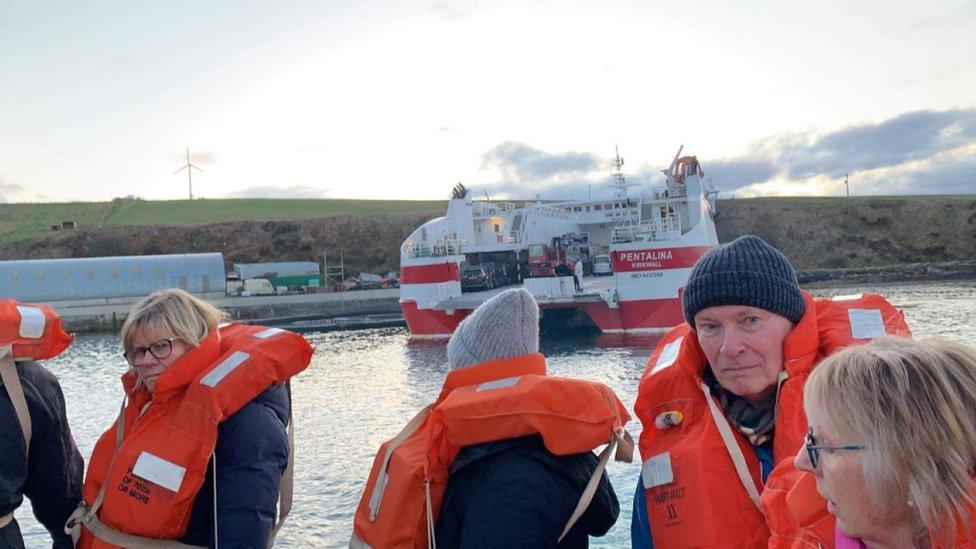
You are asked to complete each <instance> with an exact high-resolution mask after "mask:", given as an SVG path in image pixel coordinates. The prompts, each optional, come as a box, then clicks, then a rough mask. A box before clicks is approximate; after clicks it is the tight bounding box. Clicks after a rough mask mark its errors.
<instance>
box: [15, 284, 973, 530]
mask: <svg viewBox="0 0 976 549" xmlns="http://www.w3.org/2000/svg"><path fill="white" fill-rule="evenodd" d="M862 291H875V292H879V293H882V294H884V295H886V296H887V297H888V298H889V299H890V300H891V301H892V302H893V303H894V304H895V305H897V306H899V307H901V308H903V309H904V311H905V315H906V317H907V319H908V322H909V325H910V326H911V328H912V329H913V331H914V332H915V334H916V336H942V337H947V338H952V339H955V340H957V341H961V342H964V343H967V344H969V345H973V346H976V314H974V309H976V284H974V283H972V282H968V283H953V284H900V285H899V284H896V285H886V286H883V287H877V286H874V287H870V288H868V287H845V288H841V289H821V290H816V291H814V292H813V293H814V294H815V295H818V296H829V295H837V294H851V293H858V292H862ZM554 331H555V330H547V331H546V333H545V334H544V336H543V338H542V351H543V352H544V353H545V354H546V355H547V356H548V357H549V371H550V373H551V374H552V375H560V376H568V377H577V378H586V379H591V380H596V381H601V382H603V383H606V384H608V385H610V386H611V387H612V388H613V389H614V390H615V391H616V392H617V394H618V395H619V396H620V398H621V400H623V401H624V403H625V404H627V405H628V407H632V405H633V402H634V399H635V397H636V393H637V383H638V379H639V378H640V375H641V373H642V371H643V369H644V365H645V363H646V361H647V357H648V355H649V354H650V351H651V349H652V347H653V344H654V342H655V341H656V337H651V336H640V337H635V336H609V335H595V334H587V335H581V334H558V335H557V334H554V333H553V332H554ZM307 337H308V338H309V340H310V341H311V342H312V344H313V345H314V346H315V349H316V352H315V356H314V357H313V359H312V364H311V366H310V367H309V369H308V370H307V371H306V372H304V373H303V374H302V375H300V376H299V377H298V378H297V379H295V380H294V382H293V394H294V407H295V418H296V438H297V454H296V458H297V459H296V470H295V501H294V508H293V511H292V513H291V516H290V517H289V519H288V522H287V523H286V524H285V526H284V528H283V529H282V531H281V533H280V534H279V537H278V540H279V541H278V543H277V546H280V547H345V546H347V544H348V540H349V534H350V532H351V528H352V516H353V513H354V512H355V508H356V505H357V503H358V501H359V497H360V494H361V491H362V488H363V483H364V482H365V479H366V476H367V474H368V473H369V468H370V465H371V463H372V459H373V455H374V453H375V452H376V449H377V448H378V447H379V445H380V443H382V442H383V441H384V440H386V439H388V438H390V437H392V436H393V435H395V434H396V433H397V432H398V431H399V430H400V428H401V427H402V425H403V423H404V422H405V421H407V420H408V419H409V418H410V417H412V416H413V415H414V414H415V413H416V411H417V410H418V409H420V408H421V407H422V406H424V405H425V404H427V403H428V402H429V401H430V400H432V399H433V398H434V397H435V396H436V394H437V392H438V391H439V390H440V387H441V383H442V381H443V379H444V375H445V373H446V371H447V356H446V351H445V343H444V342H443V341H441V342H431V341H423V342H411V341H410V340H409V337H408V334H407V332H406V330H405V329H402V328H385V329H376V330H368V331H358V332H331V333H324V334H308V335H307ZM120 352H121V349H120V347H119V340H118V336H117V335H115V334H112V335H86V336H79V337H78V339H77V340H76V342H75V344H74V345H73V346H72V347H71V349H69V350H68V351H67V352H66V353H65V354H64V355H62V356H61V357H59V358H57V359H55V360H53V361H50V362H49V363H48V367H49V368H50V369H51V370H52V371H53V372H55V374H57V376H58V377H59V378H60V380H61V384H62V387H63V388H64V393H65V399H66V401H67V406H68V415H69V418H70V421H71V427H72V430H73V433H74V436H75V439H76V441H77V443H78V446H79V449H80V450H81V453H82V455H83V456H85V458H86V461H87V457H88V455H89V454H90V453H91V449H92V446H93V445H94V443H95V440H96V438H97V437H98V436H99V434H100V433H101V432H102V431H104V430H105V429H106V428H107V427H108V426H109V424H110V423H111V422H112V421H113V419H114V418H115V415H116V413H117V411H118V406H119V404H120V402H121V398H120V397H121V390H120V387H119V383H118V376H119V375H120V374H121V373H122V372H123V370H124V368H125V362H124V361H123V359H122V356H121V354H120ZM628 427H629V429H630V431H631V433H632V434H633V435H634V438H635V439H636V438H637V435H638V434H639V431H640V424H639V422H637V421H636V420H634V421H631V423H630V424H629V426H628ZM639 470H640V465H639V463H636V460H635V463H632V464H624V463H611V464H610V466H609V467H608V472H609V475H610V478H611V480H612V482H613V485H614V487H615V488H616V491H617V496H618V498H619V499H620V508H621V511H620V518H619V519H618V521H617V524H616V525H615V526H614V528H613V529H612V530H611V531H610V533H609V534H608V535H607V536H605V537H603V538H594V539H592V540H591V543H592V545H593V546H594V547H626V546H629V543H630V514H631V505H632V500H633V493H634V485H635V482H636V479H637V475H638V473H639ZM16 517H17V520H18V521H19V522H20V525H21V529H22V530H23V531H24V534H25V537H26V541H27V546H28V547H41V546H44V545H49V543H50V542H49V540H48V537H47V534H46V532H45V531H44V529H43V528H41V527H40V526H39V525H38V524H37V523H36V521H35V520H34V518H33V516H32V515H31V512H30V511H29V505H27V504H25V505H24V506H22V507H21V508H20V509H19V510H18V511H17V513H16Z"/></svg>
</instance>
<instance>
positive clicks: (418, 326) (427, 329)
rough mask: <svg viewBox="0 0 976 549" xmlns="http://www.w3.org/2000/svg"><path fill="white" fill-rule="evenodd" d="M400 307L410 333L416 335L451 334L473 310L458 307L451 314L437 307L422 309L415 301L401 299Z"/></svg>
mask: <svg viewBox="0 0 976 549" xmlns="http://www.w3.org/2000/svg"><path fill="white" fill-rule="evenodd" d="M400 309H402V310H403V318H404V320H406V321H407V327H408V328H409V329H410V333H411V334H414V335H450V334H452V333H454V329H455V328H457V325H458V324H460V323H461V321H462V320H464V317H466V316H468V314H469V313H470V312H471V311H469V310H467V309H458V310H456V311H454V314H452V315H449V314H447V313H446V312H445V311H440V310H437V309H424V310H420V309H418V308H417V304H416V303H415V302H413V301H401V302H400Z"/></svg>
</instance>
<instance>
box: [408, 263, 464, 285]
mask: <svg viewBox="0 0 976 549" xmlns="http://www.w3.org/2000/svg"><path fill="white" fill-rule="evenodd" d="M456 280H461V275H460V273H458V266H457V263H454V262H451V263H436V264H434V265H403V266H402V267H401V268H400V284H428V283H431V282H453V281H456Z"/></svg>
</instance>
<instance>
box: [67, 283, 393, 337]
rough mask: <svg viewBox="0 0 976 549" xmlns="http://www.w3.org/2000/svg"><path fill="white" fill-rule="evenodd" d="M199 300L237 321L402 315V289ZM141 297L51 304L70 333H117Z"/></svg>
mask: <svg viewBox="0 0 976 549" xmlns="http://www.w3.org/2000/svg"><path fill="white" fill-rule="evenodd" d="M199 297H202V298H204V299H206V300H207V301H209V302H211V303H213V304H214V305H215V306H217V307H218V308H220V309H222V310H224V311H227V313H228V314H230V316H231V318H232V319H234V320H250V319H254V318H275V317H283V316H300V315H324V316H327V317H333V316H348V315H364V314H376V313H398V312H400V290H399V288H388V289H382V290H359V291H354V292H334V293H322V294H295V295H267V296H249V297H228V296H224V295H223V294H213V293H211V294H204V295H201V296H199ZM139 299H141V297H138V296H137V297H128V298H109V299H85V300H78V301H54V302H50V303H48V305H50V306H51V307H53V308H54V310H55V311H56V312H57V313H58V315H60V316H61V319H62V322H63V325H64V327H65V330H67V331H68V332H74V333H81V332H103V331H117V330H118V329H119V328H120V327H121V326H122V322H124V321H125V317H126V315H128V314H129V311H130V310H131V309H132V305H133V304H135V303H136V302H137V301H139Z"/></svg>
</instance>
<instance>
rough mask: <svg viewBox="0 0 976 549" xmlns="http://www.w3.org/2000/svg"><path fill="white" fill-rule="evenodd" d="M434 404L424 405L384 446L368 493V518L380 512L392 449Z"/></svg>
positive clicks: (413, 430)
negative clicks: (377, 472)
mask: <svg viewBox="0 0 976 549" xmlns="http://www.w3.org/2000/svg"><path fill="white" fill-rule="evenodd" d="M433 407H434V404H428V405H427V406H424V408H423V409H422V410H420V411H419V412H417V415H416V416H414V417H413V419H411V420H410V422H409V423H407V424H406V426H404V428H403V429H402V430H401V431H400V433H399V434H398V435H397V436H395V437H394V438H393V440H391V441H390V444H388V445H387V447H386V453H385V454H383V465H382V467H380V472H379V474H378V475H377V477H376V483H375V484H374V485H373V492H372V493H371V494H370V495H369V520H370V521H375V520H376V515H377V514H379V512H380V503H382V502H383V492H384V491H385V490H386V483H387V481H388V475H387V474H386V468H387V467H388V466H389V465H390V458H392V457H393V451H394V450H396V449H397V448H398V447H399V446H400V445H401V444H403V441H405V440H407V439H408V438H410V435H412V434H413V433H414V432H415V431H416V430H417V429H419V428H420V426H421V425H423V424H424V422H425V421H427V416H428V415H430V411H431V409H433Z"/></svg>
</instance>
